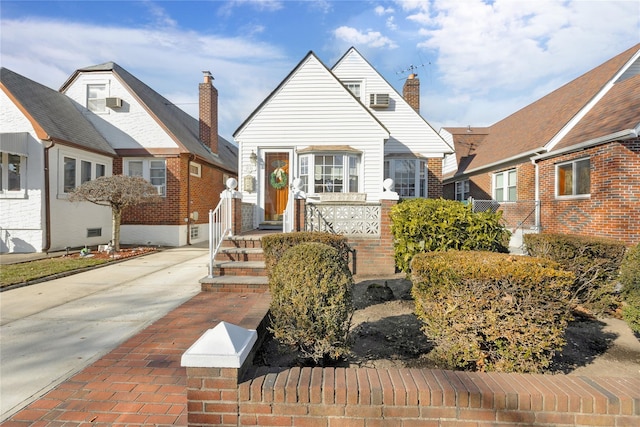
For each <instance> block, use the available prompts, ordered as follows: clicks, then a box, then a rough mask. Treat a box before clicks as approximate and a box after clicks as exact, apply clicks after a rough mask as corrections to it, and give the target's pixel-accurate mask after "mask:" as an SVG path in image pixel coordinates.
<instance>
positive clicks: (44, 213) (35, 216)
mask: <svg viewBox="0 0 640 427" xmlns="http://www.w3.org/2000/svg"><path fill="white" fill-rule="evenodd" d="M0 88H1V89H2V90H1V91H0V128H1V130H0V158H1V162H2V163H1V164H0V252H1V253H19V252H23V253H26V252H47V251H50V250H61V249H64V248H66V247H67V246H70V247H78V246H83V245H98V244H102V243H105V241H108V240H109V238H110V236H111V212H110V211H109V210H108V209H106V208H104V207H100V206H96V205H93V204H90V203H69V202H68V201H67V195H68V192H69V191H71V190H73V189H74V188H75V187H76V186H77V185H80V184H81V183H82V182H84V181H87V180H91V179H95V178H96V177H99V176H109V175H111V173H112V164H113V160H114V158H115V157H116V152H115V150H114V149H113V148H112V147H111V146H110V145H109V143H108V142H107V141H106V139H105V138H104V137H103V136H102V135H101V134H100V133H99V132H98V131H97V130H96V129H95V128H94V127H93V126H92V124H91V123H90V122H89V121H88V120H87V118H86V117H85V115H84V114H82V112H80V111H78V109H77V108H76V107H75V106H74V105H73V104H74V103H73V101H72V100H71V99H70V98H68V97H66V96H64V95H63V94H61V93H60V92H58V91H55V90H53V89H50V88H48V87H46V86H43V85H41V84H40V83H36V82H34V81H33V80H30V79H28V78H26V77H24V76H22V75H20V74H18V73H15V72H13V71H11V70H9V69H7V68H2V69H0Z"/></svg>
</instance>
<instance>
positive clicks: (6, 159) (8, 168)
mask: <svg viewBox="0 0 640 427" xmlns="http://www.w3.org/2000/svg"><path fill="white" fill-rule="evenodd" d="M0 157H1V159H0V194H3V195H8V194H10V193H13V194H14V195H16V194H17V192H23V191H24V189H25V187H26V186H25V182H24V181H25V164H26V159H27V158H26V157H24V156H21V155H19V154H11V153H0Z"/></svg>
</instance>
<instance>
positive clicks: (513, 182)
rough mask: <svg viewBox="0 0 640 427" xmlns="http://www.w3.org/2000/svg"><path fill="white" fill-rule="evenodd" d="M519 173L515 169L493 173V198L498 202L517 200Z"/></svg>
mask: <svg viewBox="0 0 640 427" xmlns="http://www.w3.org/2000/svg"><path fill="white" fill-rule="evenodd" d="M517 184H518V173H517V172H516V170H515V169H510V170H507V171H503V172H499V173H495V174H493V199H494V200H496V201H498V202H515V201H516V200H518V192H517V189H518V187H517Z"/></svg>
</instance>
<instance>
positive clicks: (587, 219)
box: [538, 139, 640, 245]
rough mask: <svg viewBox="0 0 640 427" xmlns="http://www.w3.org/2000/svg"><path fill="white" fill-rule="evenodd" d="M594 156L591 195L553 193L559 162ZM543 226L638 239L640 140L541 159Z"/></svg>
mask: <svg viewBox="0 0 640 427" xmlns="http://www.w3.org/2000/svg"><path fill="white" fill-rule="evenodd" d="M585 157H589V158H590V163H591V190H590V192H591V194H590V195H589V196H588V197H585V198H568V199H558V198H556V196H555V193H556V190H555V182H556V176H555V173H556V171H555V165H556V164H558V163H561V162H565V161H570V160H575V159H580V158H585ZM538 164H539V181H540V201H541V223H542V230H543V231H544V232H549V233H567V234H579V235H584V236H597V237H607V238H612V239H616V240H621V241H624V242H626V243H627V244H629V245H632V244H637V243H639V242H640V139H633V140H627V141H617V142H612V143H608V144H604V145H599V146H596V147H592V148H589V149H587V150H584V151H579V152H575V153H570V154H565V155H563V156H558V157H554V158H549V159H544V160H541V161H540V162H539V163H538Z"/></svg>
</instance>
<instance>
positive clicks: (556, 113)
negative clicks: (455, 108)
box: [457, 44, 640, 175]
mask: <svg viewBox="0 0 640 427" xmlns="http://www.w3.org/2000/svg"><path fill="white" fill-rule="evenodd" d="M639 49H640V44H637V45H635V46H634V47H632V48H630V49H628V50H626V51H624V52H622V53H621V54H619V55H617V56H615V57H614V58H612V59H610V60H608V61H606V62H605V63H603V64H601V65H599V66H598V67H596V68H594V69H593V70H591V71H589V72H587V73H585V74H583V75H582V76H580V77H578V78H576V79H574V80H573V81H571V82H569V83H567V84H565V85H564V86H562V87H560V88H559V89H556V90H555V91H553V92H551V93H549V94H548V95H546V96H544V97H542V98H540V99H539V100H537V101H535V102H534V103H532V104H530V105H528V106H526V107H524V108H522V109H521V110H519V111H517V112H515V113H513V114H512V115H510V116H508V117H506V118H505V119H503V120H501V121H499V122H497V123H495V124H494V125H492V126H490V127H489V133H488V135H487V136H486V137H485V138H484V140H483V141H482V143H481V144H480V146H479V147H478V148H477V149H476V151H475V155H474V156H473V159H471V160H470V161H469V162H468V164H466V165H461V166H464V168H462V167H460V168H458V172H457V175H459V174H463V173H470V172H472V171H476V170H481V169H483V168H488V167H490V166H495V165H496V164H499V163H501V162H504V163H506V162H507V161H510V160H514V159H517V158H528V157H530V156H532V155H534V154H535V153H544V152H546V151H547V149H548V148H547V147H548V145H549V144H550V143H551V142H552V141H553V140H554V138H556V137H557V136H558V135H559V133H560V132H561V131H563V129H566V127H567V126H569V125H570V124H571V121H572V120H573V119H574V118H576V116H577V115H578V114H579V113H580V112H581V111H584V109H585V107H587V106H588V104H589V103H590V102H591V101H592V100H594V99H595V98H596V96H597V95H598V94H599V93H601V91H602V90H603V88H605V86H606V85H607V84H608V83H611V82H612V80H613V79H614V77H615V76H616V75H617V74H618V73H619V72H620V71H621V69H622V68H623V67H624V66H625V65H627V64H628V63H629V61H630V60H631V58H633V56H634V55H635V54H636V53H637V52H638V50H639ZM583 124H584V123H583ZM572 125H575V124H572ZM580 126H581V125H580V124H579V123H578V125H577V126H574V128H573V130H575V131H576V132H579V130H578V129H577V127H580ZM570 133H571V131H570ZM574 135H576V134H574ZM567 136H569V135H567ZM565 138H566V136H565ZM560 143H561V144H562V145H565V144H567V143H570V142H563V141H562V140H560Z"/></svg>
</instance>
